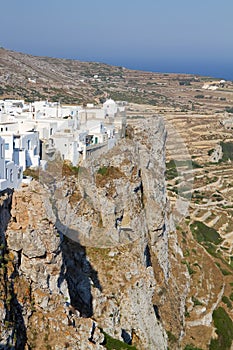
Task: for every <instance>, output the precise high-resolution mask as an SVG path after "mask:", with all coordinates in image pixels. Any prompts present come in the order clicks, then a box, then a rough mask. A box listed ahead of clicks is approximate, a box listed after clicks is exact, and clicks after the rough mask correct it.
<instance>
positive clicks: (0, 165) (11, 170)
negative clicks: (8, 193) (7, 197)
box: [0, 136, 23, 191]
mask: <svg viewBox="0 0 233 350" xmlns="http://www.w3.org/2000/svg"><path fill="white" fill-rule="evenodd" d="M22 178H23V169H22V167H21V166H18V165H16V164H15V163H14V162H13V161H9V160H6V157H5V140H4V139H3V138H2V137H1V136H0V191H4V190H5V189H7V188H18V187H19V185H20V183H21V182H22Z"/></svg>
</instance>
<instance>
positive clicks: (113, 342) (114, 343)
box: [102, 331, 137, 350]
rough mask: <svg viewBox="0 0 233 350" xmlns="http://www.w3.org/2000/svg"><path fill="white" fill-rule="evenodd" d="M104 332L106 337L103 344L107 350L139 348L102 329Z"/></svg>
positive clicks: (133, 349) (134, 349) (132, 349)
mask: <svg viewBox="0 0 233 350" xmlns="http://www.w3.org/2000/svg"><path fill="white" fill-rule="evenodd" d="M102 333H103V334H104V337H105V339H104V342H103V344H102V345H103V346H104V347H105V348H106V349H107V350H125V349H126V350H137V349H136V347H135V346H132V345H128V344H126V343H124V342H122V341H120V340H117V339H114V338H112V337H111V336H110V335H108V334H107V333H105V332H104V331H102Z"/></svg>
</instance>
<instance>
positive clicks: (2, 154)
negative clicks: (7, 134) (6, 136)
mask: <svg viewBox="0 0 233 350" xmlns="http://www.w3.org/2000/svg"><path fill="white" fill-rule="evenodd" d="M3 157H4V151H3V143H1V158H2V159H3Z"/></svg>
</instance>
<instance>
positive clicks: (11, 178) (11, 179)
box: [10, 169, 13, 182]
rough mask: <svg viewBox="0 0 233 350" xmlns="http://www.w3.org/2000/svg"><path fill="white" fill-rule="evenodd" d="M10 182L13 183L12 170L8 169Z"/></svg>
mask: <svg viewBox="0 0 233 350" xmlns="http://www.w3.org/2000/svg"><path fill="white" fill-rule="evenodd" d="M10 182H13V169H10Z"/></svg>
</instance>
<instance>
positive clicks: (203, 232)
mask: <svg viewBox="0 0 233 350" xmlns="http://www.w3.org/2000/svg"><path fill="white" fill-rule="evenodd" d="M190 229H191V232H192V234H193V237H194V238H195V239H196V240H197V241H198V243H203V242H211V243H213V244H219V243H221V242H222V238H221V237H220V235H219V233H218V232H217V231H216V230H215V229H214V228H212V227H208V226H206V225H205V224H204V223H203V222H200V221H194V222H193V223H192V224H191V225H190Z"/></svg>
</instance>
